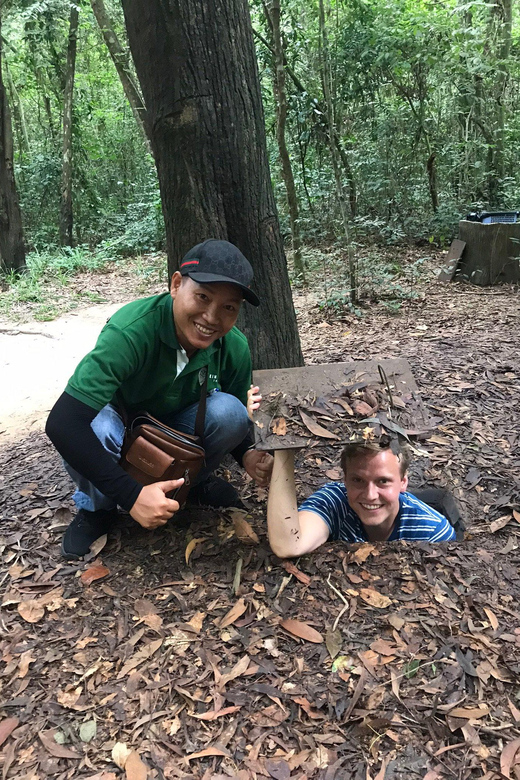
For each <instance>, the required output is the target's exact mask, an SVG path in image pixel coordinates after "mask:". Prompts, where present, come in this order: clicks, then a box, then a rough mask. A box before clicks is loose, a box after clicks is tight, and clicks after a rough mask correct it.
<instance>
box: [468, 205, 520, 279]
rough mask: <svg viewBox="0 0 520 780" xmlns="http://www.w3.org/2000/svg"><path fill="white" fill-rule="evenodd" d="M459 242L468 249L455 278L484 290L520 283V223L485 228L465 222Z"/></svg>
mask: <svg viewBox="0 0 520 780" xmlns="http://www.w3.org/2000/svg"><path fill="white" fill-rule="evenodd" d="M459 239H460V241H464V242H465V243H466V248H465V250H464V254H463V256H462V258H461V260H460V263H459V264H458V267H457V271H456V275H455V276H456V278H459V279H467V280H468V281H469V282H471V283H472V284H478V285H482V286H484V285H493V284H504V283H515V282H516V283H518V282H520V222H515V223H509V222H496V223H494V224H490V225H489V224H488V225H486V224H483V223H481V222H471V221H470V220H466V219H463V220H461V221H460V222H459Z"/></svg>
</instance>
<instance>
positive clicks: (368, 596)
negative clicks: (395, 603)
mask: <svg viewBox="0 0 520 780" xmlns="http://www.w3.org/2000/svg"><path fill="white" fill-rule="evenodd" d="M359 595H360V596H361V598H362V599H363V601H364V602H366V603H367V604H370V606H371V607H377V609H385V607H389V606H390V604H391V603H392V600H391V599H389V598H388V596H384V595H383V594H382V593H379V591H377V590H374V588H360V589H359Z"/></svg>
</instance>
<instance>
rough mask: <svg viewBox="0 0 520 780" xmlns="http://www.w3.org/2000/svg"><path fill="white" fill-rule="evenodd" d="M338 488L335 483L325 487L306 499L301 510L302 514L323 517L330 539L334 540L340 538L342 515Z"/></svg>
mask: <svg viewBox="0 0 520 780" xmlns="http://www.w3.org/2000/svg"><path fill="white" fill-rule="evenodd" d="M336 487H337V485H335V484H334V483H331V484H330V485H324V486H323V487H321V488H320V489H319V490H317V491H316V493H313V494H312V496H309V498H306V499H305V501H304V502H303V504H302V505H301V506H300V508H299V511H300V512H314V514H315V515H318V517H321V519H322V520H323V522H324V523H325V525H326V526H327V528H328V529H329V538H331V539H334V540H337V539H339V538H340V513H339V511H338V510H339V506H338V496H337V491H336V490H335V488H336Z"/></svg>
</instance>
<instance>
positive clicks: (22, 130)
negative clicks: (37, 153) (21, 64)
mask: <svg viewBox="0 0 520 780" xmlns="http://www.w3.org/2000/svg"><path fill="white" fill-rule="evenodd" d="M4 66H5V75H6V80H7V86H8V87H9V92H10V94H11V104H12V106H13V116H14V117H15V123H16V125H17V127H18V131H17V135H18V136H19V139H18V145H19V153H20V156H21V157H23V154H24V152H25V153H26V154H30V152H31V149H30V146H29V134H28V132H27V123H26V121H25V113H24V110H23V103H22V101H21V100H20V95H19V94H18V90H17V89H16V86H15V83H14V81H13V77H12V76H11V71H10V70H9V66H8V64H7V61H6V60H5V59H4Z"/></svg>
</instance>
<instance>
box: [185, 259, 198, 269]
mask: <svg viewBox="0 0 520 780" xmlns="http://www.w3.org/2000/svg"><path fill="white" fill-rule="evenodd" d="M198 264H199V261H198V260H186V262H185V263H182V264H181V268H184V266H185V265H198Z"/></svg>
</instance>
